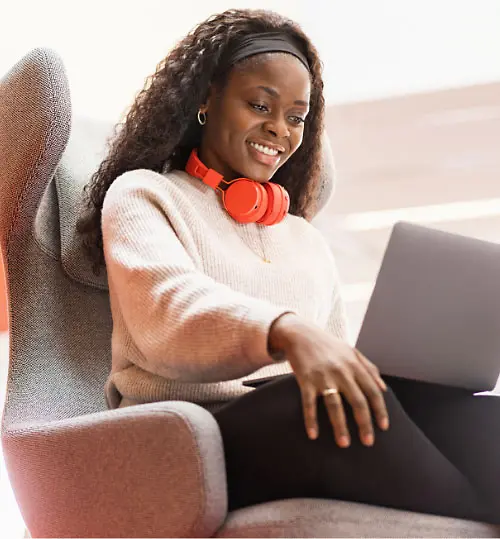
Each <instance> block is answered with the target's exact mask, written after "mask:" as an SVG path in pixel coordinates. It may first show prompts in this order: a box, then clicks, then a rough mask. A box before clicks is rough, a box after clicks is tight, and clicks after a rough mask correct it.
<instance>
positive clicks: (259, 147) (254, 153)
mask: <svg viewBox="0 0 500 539" xmlns="http://www.w3.org/2000/svg"><path fill="white" fill-rule="evenodd" d="M247 146H248V153H249V156H250V158H252V159H254V160H255V161H257V162H258V163H260V164H263V165H266V166H268V167H272V168H276V167H277V166H278V162H279V160H280V158H281V154H282V153H283V152H282V151H280V150H278V149H277V148H272V147H271V146H264V145H263V144H257V143H256V142H248V143H247Z"/></svg>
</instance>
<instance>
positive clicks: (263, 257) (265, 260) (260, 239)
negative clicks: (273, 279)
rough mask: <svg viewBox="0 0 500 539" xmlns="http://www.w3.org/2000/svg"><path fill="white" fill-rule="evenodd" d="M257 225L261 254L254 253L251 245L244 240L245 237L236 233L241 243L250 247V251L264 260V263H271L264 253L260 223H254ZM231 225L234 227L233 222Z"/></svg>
mask: <svg viewBox="0 0 500 539" xmlns="http://www.w3.org/2000/svg"><path fill="white" fill-rule="evenodd" d="M244 226H247V225H244ZM256 226H257V232H258V234H259V241H260V246H261V250H262V253H263V254H258V253H256V252H255V251H254V250H253V249H252V248H251V247H250V245H248V243H247V242H246V241H245V239H244V238H243V237H242V236H241V234H238V236H239V237H240V239H241V240H242V241H243V243H244V244H245V245H246V246H247V247H248V249H250V251H252V253H253V254H254V255H256V256H258V257H259V258H260V259H261V260H262V261H263V262H265V263H266V264H271V260H270V259H269V257H268V256H267V255H266V250H265V248H264V242H263V240H262V229H261V226H262V225H258V224H256ZM233 227H234V224H233Z"/></svg>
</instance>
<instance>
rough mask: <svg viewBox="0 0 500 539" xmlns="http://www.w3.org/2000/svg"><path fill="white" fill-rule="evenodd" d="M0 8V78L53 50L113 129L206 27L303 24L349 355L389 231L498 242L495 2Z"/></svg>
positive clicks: (6, 533) (83, 102)
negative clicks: (223, 18)
mask: <svg viewBox="0 0 500 539" xmlns="http://www.w3.org/2000/svg"><path fill="white" fill-rule="evenodd" d="M0 7H1V14H2V22H3V24H2V31H1V32H0V77H1V76H3V74H4V73H6V72H7V71H8V70H9V69H10V68H11V67H12V65H13V64H14V63H16V62H17V61H18V60H19V59H20V58H22V57H23V56H24V55H25V54H26V53H27V52H28V51H29V50H30V49H32V48H33V47H38V46H44V47H45V46H47V47H51V48H53V49H54V50H56V51H57V52H58V53H59V55H60V56H61V57H62V59H63V61H64V62H65V65H66V69H67V74H68V77H69V83H70V89H71V94H72V103H73V111H74V114H76V115H79V116H86V117H92V118H94V119H97V120H101V121H106V122H115V121H118V119H119V118H120V116H121V115H122V114H123V112H124V111H125V109H126V108H127V107H128V106H129V104H130V102H131V101H132V100H133V98H134V96H135V94H136V92H137V91H139V90H140V89H141V88H142V86H143V84H144V80H145V78H146V77H147V76H148V75H149V74H151V73H153V72H154V70H155V68H156V64H157V63H158V62H159V61H160V60H161V59H162V58H163V57H164V56H165V55H166V54H167V53H168V51H169V50H170V49H171V47H172V46H173V45H175V43H176V41H177V40H178V39H180V38H181V37H182V36H183V35H184V34H185V33H186V32H188V31H189V30H190V29H192V28H193V27H194V26H195V25H196V24H197V23H198V22H200V21H202V20H203V19H205V18H206V17H208V16H209V15H211V14H213V13H216V12H219V11H223V10H224V9H228V8H237V7H239V8H241V7H252V8H256V7H265V8H267V9H273V10H275V11H278V12H280V13H282V14H284V15H288V16H290V17H291V18H293V19H295V20H296V21H298V22H299V23H300V24H301V25H302V27H303V28H304V29H305V31H306V32H307V33H308V34H309V36H310V37H311V38H312V40H313V41H314V43H315V44H316V46H317V47H318V49H319V51H320V54H321V56H322V59H323V62H324V68H325V69H324V76H325V84H326V88H325V91H326V103H327V129H328V132H329V134H330V138H331V142H332V147H333V151H334V155H335V159H336V167H337V184H336V192H335V196H334V197H333V198H332V200H331V202H330V204H329V205H328V206H327V208H326V209H325V210H324V211H323V212H322V213H321V214H320V215H319V216H318V217H317V218H316V220H315V222H314V224H315V225H316V226H317V227H318V228H319V229H320V230H321V231H322V232H323V234H324V235H325V237H326V238H327V240H328V242H329V244H330V245H331V247H332V249H333V251H334V254H335V255H336V258H337V263H338V266H339V271H340V275H341V279H342V282H343V295H344V298H345V301H346V305H347V310H348V315H349V321H350V331H351V340H352V342H353V343H354V341H355V339H356V337H357V333H358V331H359V327H360V324H361V322H362V319H363V315H364V312H365V310H366V306H367V302H368V300H369V297H370V294H371V291H372V288H373V285H374V282H375V279H376V276H377V272H378V269H379V266H380V262H381V259H382V256H383V253H384V250H385V247H386V244H387V240H388V238H389V234H390V231H391V227H392V225H393V224H394V223H395V222H396V221H398V220H400V219H404V220H408V221H414V222H417V223H421V224H425V225H428V226H432V227H434V228H440V229H443V230H447V231H451V232H455V233H460V234H465V235H470V236H474V237H478V238H481V239H486V240H489V241H493V242H499V241H500V152H499V151H498V147H499V143H500V32H499V28H500V1H499V0H419V1H416V0H307V1H299V0H288V1H281V0H266V1H256V0H252V1H251V2H250V1H247V2H242V1H235V0H233V1H223V0H220V1H219V0H203V1H198V0H191V1H190V2H186V3H182V2H174V1H170V0H162V1H160V0H142V1H141V2H139V3H137V2H128V1H126V0H121V1H119V2H118V1H116V0H104V1H103V0H99V1H97V0H87V1H86V2H71V3H69V2H63V1H41V2H40V1H38V2H34V1H33V2H28V1H22V0H21V1H19V0H18V1H16V2H12V1H9V0H0ZM0 196H1V194H0ZM1 270H2V268H1V265H0V405H1V406H2V407H3V399H4V389H5V380H6V374H7V368H8V331H7V322H6V317H5V297H4V295H3V286H2V279H3V274H2V271H1ZM0 474H1V475H0V522H1V523H2V524H1V532H2V537H23V535H24V525H23V522H22V518H21V516H20V514H19V512H18V510H17V506H16V504H15V500H14V497H13V495H12V493H11V491H10V487H9V484H8V479H7V477H6V472H5V466H4V464H3V460H1V459H0Z"/></svg>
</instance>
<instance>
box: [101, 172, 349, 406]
mask: <svg viewBox="0 0 500 539" xmlns="http://www.w3.org/2000/svg"><path fill="white" fill-rule="evenodd" d="M102 232H103V245H104V256H105V260H106V267H107V274H108V284H109V293H110V302H111V312H112V316H113V334H112V342H111V347H112V368H111V373H110V376H109V378H108V381H107V383H106V388H105V389H106V398H107V402H108V406H109V407H110V408H116V407H117V406H119V405H120V402H121V400H122V398H124V399H126V401H127V402H130V403H145V402H152V401H159V400H186V401H191V402H196V403H199V404H201V405H208V406H210V405H213V404H214V403H219V402H224V401H227V400H230V399H232V398H235V397H238V396H240V395H242V394H244V393H245V392H248V391H252V389H251V388H248V387H246V386H243V385H242V381H244V380H247V379H252V378H260V377H263V376H270V375H275V374H283V373H287V372H291V368H290V365H289V364H288V362H287V361H286V358H285V360H284V361H281V362H277V361H275V360H274V359H273V358H272V357H271V356H270V355H269V353H268V347H267V344H268V343H267V341H268V335H269V329H270V327H271V324H272V323H273V322H274V321H275V320H276V319H277V318H278V317H279V316H281V315H282V314H284V313H286V312H295V313H297V314H299V315H301V316H302V317H304V318H306V319H307V320H309V321H311V322H314V323H316V324H317V325H318V326H320V327H322V328H325V329H327V330H328V331H330V332H332V333H333V334H334V335H336V336H338V337H340V338H342V339H346V337H347V335H346V317H345V309H344V306H343V303H342V301H341V297H340V293H339V292H340V290H339V289H340V286H339V281H338V273H337V269H336V266H335V261H334V258H333V255H332V253H331V250H330V248H329V247H328V245H327V243H326V241H325V239H324V238H323V236H322V235H321V233H320V232H319V231H318V230H317V229H316V228H315V227H314V226H312V225H311V224H310V223H308V222H307V221H306V220H304V219H302V218H300V217H296V216H293V215H287V216H286V218H285V219H284V220H283V221H282V222H281V223H279V224H277V225H274V226H262V225H258V224H253V223H252V224H239V223H237V222H236V221H235V220H234V219H232V218H231V217H230V216H229V214H228V213H227V212H226V211H225V209H224V207H223V204H222V200H221V198H220V197H219V195H218V194H217V193H216V192H215V191H214V190H212V189H211V188H210V187H208V186H206V185H205V184H204V183H203V182H201V181H200V180H198V179H196V178H193V177H191V176H190V175H188V174H187V173H186V172H183V171H173V172H170V173H165V174H159V173H157V172H153V171H151V170H143V169H141V170H134V171H130V172H126V173H125V174H123V175H121V176H120V177H118V178H117V179H116V180H115V181H114V182H113V184H112V185H111V187H110V188H109V190H108V192H107V193H106V197H105V200H104V205H103V209H102ZM266 260H267V261H269V262H267V261H266Z"/></svg>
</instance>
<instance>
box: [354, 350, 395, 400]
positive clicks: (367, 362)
mask: <svg viewBox="0 0 500 539" xmlns="http://www.w3.org/2000/svg"><path fill="white" fill-rule="evenodd" d="M354 352H355V353H356V356H357V357H358V359H359V360H360V361H361V363H363V365H364V366H365V367H366V368H367V369H368V372H369V373H370V374H371V375H372V376H373V378H374V379H375V381H376V382H377V384H378V385H379V386H380V387H381V388H382V389H383V390H384V391H387V385H386V384H385V382H384V380H383V379H382V376H380V371H379V370H378V367H377V366H376V365H374V364H373V363H372V362H371V361H370V360H369V359H368V358H367V357H366V356H365V355H363V354H362V353H361V352H360V351H359V350H358V349H357V348H354Z"/></svg>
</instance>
